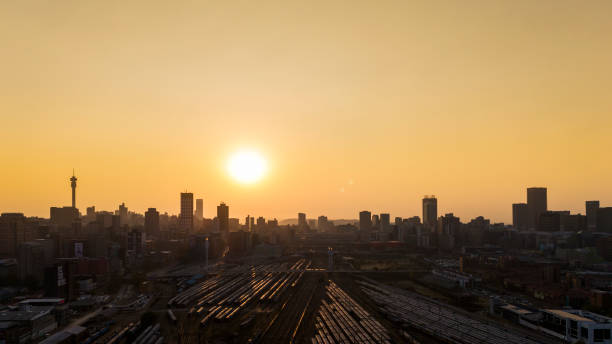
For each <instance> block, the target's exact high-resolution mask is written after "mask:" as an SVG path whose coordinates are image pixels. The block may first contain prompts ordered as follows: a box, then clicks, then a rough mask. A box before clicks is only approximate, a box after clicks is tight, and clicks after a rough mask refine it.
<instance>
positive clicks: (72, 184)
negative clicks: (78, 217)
mask: <svg viewBox="0 0 612 344" xmlns="http://www.w3.org/2000/svg"><path fill="white" fill-rule="evenodd" d="M76 182H77V177H75V176H74V170H72V177H70V187H71V188H72V207H73V208H76Z"/></svg>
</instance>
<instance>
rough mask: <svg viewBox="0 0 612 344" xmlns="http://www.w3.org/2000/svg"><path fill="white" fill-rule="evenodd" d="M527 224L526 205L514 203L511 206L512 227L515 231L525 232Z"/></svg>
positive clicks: (527, 211) (527, 212) (527, 213)
mask: <svg viewBox="0 0 612 344" xmlns="http://www.w3.org/2000/svg"><path fill="white" fill-rule="evenodd" d="M528 223H529V210H528V207H527V203H514V204H513V205H512V225H513V226H514V228H515V229H518V230H521V231H522V230H526V229H527V228H528Z"/></svg>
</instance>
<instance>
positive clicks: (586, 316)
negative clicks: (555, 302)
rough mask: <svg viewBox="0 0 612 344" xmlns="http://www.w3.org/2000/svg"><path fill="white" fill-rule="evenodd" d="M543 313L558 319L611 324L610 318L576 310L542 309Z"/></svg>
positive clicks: (611, 319)
mask: <svg viewBox="0 0 612 344" xmlns="http://www.w3.org/2000/svg"><path fill="white" fill-rule="evenodd" d="M544 312H547V313H551V314H554V315H556V316H558V317H560V318H565V319H570V320H574V321H581V322H595V323H612V318H608V317H605V316H603V315H599V314H595V313H591V312H587V311H582V310H577V309H568V310H563V309H544Z"/></svg>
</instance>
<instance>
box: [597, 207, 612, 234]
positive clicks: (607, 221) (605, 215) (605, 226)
mask: <svg viewBox="0 0 612 344" xmlns="http://www.w3.org/2000/svg"><path fill="white" fill-rule="evenodd" d="M597 231H598V232H607V233H612V207H603V208H599V209H597Z"/></svg>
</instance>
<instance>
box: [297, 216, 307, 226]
mask: <svg viewBox="0 0 612 344" xmlns="http://www.w3.org/2000/svg"><path fill="white" fill-rule="evenodd" d="M307 226H308V223H307V222H306V214H304V213H298V227H300V228H306V227H307Z"/></svg>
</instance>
